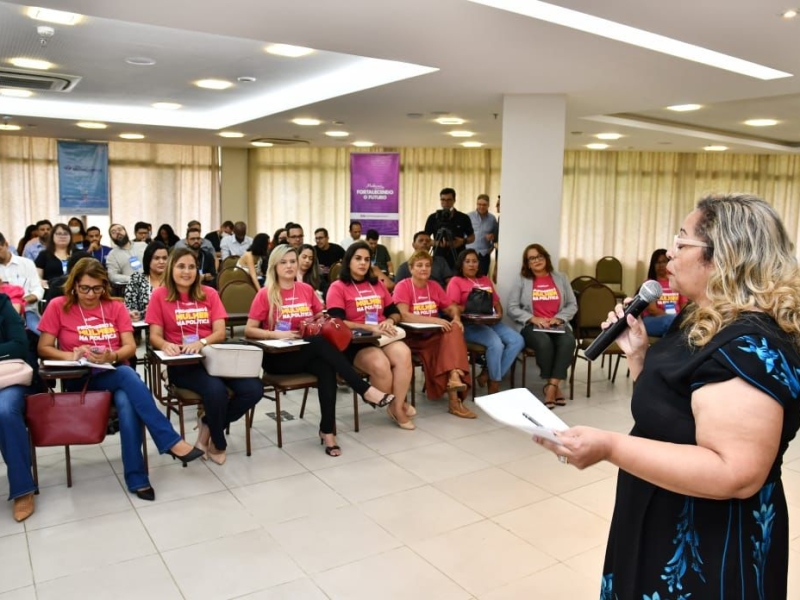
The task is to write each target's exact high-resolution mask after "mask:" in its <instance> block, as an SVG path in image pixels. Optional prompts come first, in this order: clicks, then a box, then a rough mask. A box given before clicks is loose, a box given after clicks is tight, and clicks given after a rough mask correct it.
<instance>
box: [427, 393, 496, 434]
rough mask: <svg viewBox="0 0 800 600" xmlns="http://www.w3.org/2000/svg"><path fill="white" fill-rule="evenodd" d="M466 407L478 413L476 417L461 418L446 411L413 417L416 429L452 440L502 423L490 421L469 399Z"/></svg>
mask: <svg viewBox="0 0 800 600" xmlns="http://www.w3.org/2000/svg"><path fill="white" fill-rule="evenodd" d="M466 406H467V408H469V409H470V410H472V411H473V412H475V413H476V414H477V415H478V418H477V419H461V418H459V417H455V416H453V415H451V414H449V413H447V412H443V413H442V414H439V415H434V416H431V417H425V418H422V419H414V423H415V424H416V426H417V428H418V429H422V431H426V432H428V433H430V434H431V435H434V436H436V437H438V438H439V439H442V440H454V439H456V438H460V437H466V436H468V435H475V434H477V433H481V432H483V431H493V430H494V429H500V427H502V425H501V424H500V423H497V422H496V421H492V420H491V419H490V418H489V417H487V416H486V415H485V414H484V413H483V412H482V411H481V410H480V409H479V408H477V407H476V406H475V405H474V404H473V403H472V402H471V401H470V402H467V404H466Z"/></svg>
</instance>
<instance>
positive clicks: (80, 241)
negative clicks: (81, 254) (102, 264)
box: [67, 217, 86, 250]
mask: <svg viewBox="0 0 800 600" xmlns="http://www.w3.org/2000/svg"><path fill="white" fill-rule="evenodd" d="M67 225H69V231H70V233H71V234H72V244H73V245H74V246H75V249H76V250H86V244H85V243H84V238H85V237H86V227H85V226H84V224H83V221H81V220H80V219H79V218H78V217H72V218H71V219H70V220H69V221H67Z"/></svg>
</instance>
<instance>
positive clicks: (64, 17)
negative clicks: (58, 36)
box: [28, 6, 83, 25]
mask: <svg viewBox="0 0 800 600" xmlns="http://www.w3.org/2000/svg"><path fill="white" fill-rule="evenodd" d="M28 16H29V17H30V18H31V19H36V20H37V21H46V22H47V23H58V24H59V25H75V24H76V23H79V22H80V20H81V19H82V18H83V15H79V14H77V13H71V12H64V11H63V10H51V9H49V8H38V7H36V6H31V7H29V8H28Z"/></svg>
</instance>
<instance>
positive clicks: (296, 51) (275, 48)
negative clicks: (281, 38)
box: [264, 44, 314, 58]
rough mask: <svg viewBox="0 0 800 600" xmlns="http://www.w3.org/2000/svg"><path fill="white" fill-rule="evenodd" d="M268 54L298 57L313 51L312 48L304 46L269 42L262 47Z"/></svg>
mask: <svg viewBox="0 0 800 600" xmlns="http://www.w3.org/2000/svg"><path fill="white" fill-rule="evenodd" d="M264 50H266V51H267V52H268V53H269V54H274V55H275V56H286V57H288V58H300V57H301V56H307V55H309V54H311V53H312V52H314V49H313V48H304V47H303V46H291V45H289V44H270V45H269V46H267V47H266V48H264Z"/></svg>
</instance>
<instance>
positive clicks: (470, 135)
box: [447, 130, 475, 137]
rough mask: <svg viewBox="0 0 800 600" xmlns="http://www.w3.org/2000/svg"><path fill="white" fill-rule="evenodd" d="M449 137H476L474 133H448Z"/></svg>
mask: <svg viewBox="0 0 800 600" xmlns="http://www.w3.org/2000/svg"><path fill="white" fill-rule="evenodd" d="M447 135H452V136H453V137H472V136H473V135H475V132H474V131H458V130H456V131H448V132H447Z"/></svg>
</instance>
